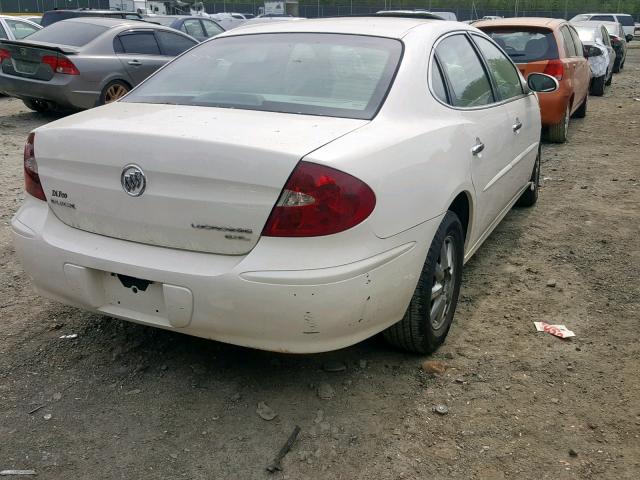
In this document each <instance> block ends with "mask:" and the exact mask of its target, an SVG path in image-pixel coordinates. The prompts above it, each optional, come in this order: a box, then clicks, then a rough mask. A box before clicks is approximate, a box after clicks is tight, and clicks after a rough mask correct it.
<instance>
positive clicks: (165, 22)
mask: <svg viewBox="0 0 640 480" xmlns="http://www.w3.org/2000/svg"><path fill="white" fill-rule="evenodd" d="M144 19H145V20H146V21H147V22H151V23H158V24H160V25H164V26H165V27H169V26H171V24H172V23H173V22H175V21H176V18H175V17H144Z"/></svg>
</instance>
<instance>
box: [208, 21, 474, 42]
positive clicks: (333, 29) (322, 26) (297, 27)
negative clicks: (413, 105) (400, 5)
mask: <svg viewBox="0 0 640 480" xmlns="http://www.w3.org/2000/svg"><path fill="white" fill-rule="evenodd" d="M427 25H428V26H429V27H432V28H434V29H437V30H443V31H446V30H454V29H457V30H466V29H468V30H472V29H473V27H469V26H468V25H465V24H463V23H458V22H448V21H446V20H439V19H438V20H435V19H424V18H405V17H402V18H398V17H386V16H383V15H372V16H370V17H339V18H317V19H305V20H299V21H297V22H272V23H257V24H252V25H246V24H245V25H241V26H239V27H237V28H234V29H233V30H228V31H227V33H223V34H220V35H219V36H218V37H217V38H219V37H222V36H232V35H248V34H252V33H342V34H352V35H369V36H376V37H389V38H398V39H400V38H402V37H404V36H405V35H406V34H407V33H408V32H409V30H411V29H413V28H416V27H419V26H427Z"/></svg>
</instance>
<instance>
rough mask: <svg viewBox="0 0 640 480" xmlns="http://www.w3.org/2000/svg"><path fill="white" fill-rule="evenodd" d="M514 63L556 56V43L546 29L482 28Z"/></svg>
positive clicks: (550, 58) (550, 32)
mask: <svg viewBox="0 0 640 480" xmlns="http://www.w3.org/2000/svg"><path fill="white" fill-rule="evenodd" d="M482 30H483V31H484V32H485V33H486V34H487V35H489V36H490V37H491V38H492V39H493V41H494V42H496V43H497V44H498V45H500V47H501V48H502V49H503V50H504V51H505V53H506V54H507V55H509V57H511V59H512V60H513V61H514V62H515V63H528V62H537V61H540V60H552V59H554V58H558V45H557V44H556V39H555V37H554V36H553V32H552V31H551V30H547V29H525V30H523V29H513V28H500V29H487V28H483V29H482Z"/></svg>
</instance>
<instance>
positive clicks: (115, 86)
mask: <svg viewBox="0 0 640 480" xmlns="http://www.w3.org/2000/svg"><path fill="white" fill-rule="evenodd" d="M129 90H131V87H130V86H129V84H127V83H125V82H123V81H122V80H114V81H113V82H109V83H108V84H107V85H106V86H105V87H104V89H102V93H101V94H100V99H99V104H100V105H106V104H107V103H111V102H115V101H116V100H119V99H121V98H122V97H124V96H125V95H126V94H127V93H129Z"/></svg>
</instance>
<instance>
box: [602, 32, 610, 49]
mask: <svg viewBox="0 0 640 480" xmlns="http://www.w3.org/2000/svg"><path fill="white" fill-rule="evenodd" d="M600 31H601V35H602V41H603V42H604V44H605V45H607V46H608V47H610V46H611V38H609V32H607V29H606V28H604V27H600Z"/></svg>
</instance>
